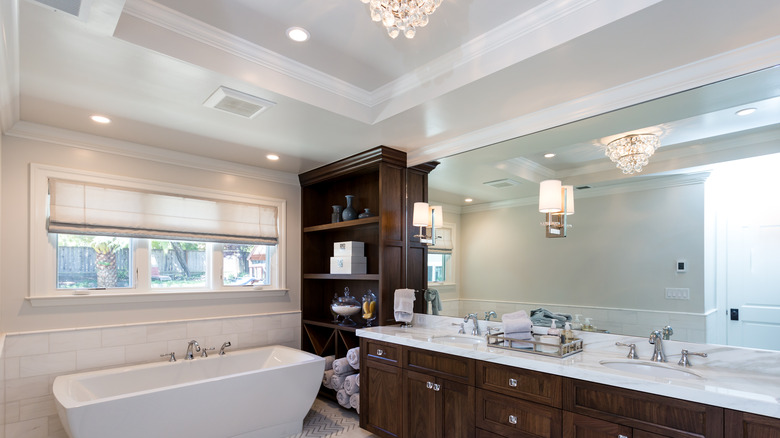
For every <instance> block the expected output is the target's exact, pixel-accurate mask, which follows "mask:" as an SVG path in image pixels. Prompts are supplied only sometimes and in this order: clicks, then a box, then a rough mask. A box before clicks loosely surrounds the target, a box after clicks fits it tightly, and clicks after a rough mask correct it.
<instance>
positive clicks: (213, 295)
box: [25, 289, 288, 307]
mask: <svg viewBox="0 0 780 438" xmlns="http://www.w3.org/2000/svg"><path fill="white" fill-rule="evenodd" d="M287 292H288V289H250V290H236V291H232V290H228V291H224V290H223V291H203V292H136V293H105V292H103V291H91V293H88V294H85V295H45V296H35V297H27V298H25V299H26V300H27V301H29V302H30V305H32V306H33V307H55V306H82V305H90V304H126V303H154V302H164V301H192V300H224V299H242V298H270V297H281V296H284V295H287Z"/></svg>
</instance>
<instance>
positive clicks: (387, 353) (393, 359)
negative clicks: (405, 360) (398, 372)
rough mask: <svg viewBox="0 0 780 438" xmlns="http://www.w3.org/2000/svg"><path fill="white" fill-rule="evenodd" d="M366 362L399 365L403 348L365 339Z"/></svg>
mask: <svg viewBox="0 0 780 438" xmlns="http://www.w3.org/2000/svg"><path fill="white" fill-rule="evenodd" d="M363 348H364V349H365V353H364V354H365V355H366V360H369V361H377V362H379V363H386V364H391V365H398V360H399V359H400V358H401V346H400V345H395V344H390V343H387V342H381V341H375V340H372V339H365V344H364V347H363Z"/></svg>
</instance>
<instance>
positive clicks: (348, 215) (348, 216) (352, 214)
mask: <svg viewBox="0 0 780 438" xmlns="http://www.w3.org/2000/svg"><path fill="white" fill-rule="evenodd" d="M346 198H347V206H346V207H344V211H342V212H341V218H342V219H344V220H345V221H351V220H352V219H357V211H355V209H354V208H352V199H353V198H354V196H353V195H347V196H346Z"/></svg>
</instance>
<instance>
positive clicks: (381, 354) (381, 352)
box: [376, 349, 385, 356]
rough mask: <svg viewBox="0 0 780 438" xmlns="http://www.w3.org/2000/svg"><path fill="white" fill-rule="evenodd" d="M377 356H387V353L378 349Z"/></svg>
mask: <svg viewBox="0 0 780 438" xmlns="http://www.w3.org/2000/svg"><path fill="white" fill-rule="evenodd" d="M376 355H377V356H384V355H385V351H384V350H381V349H377V350H376Z"/></svg>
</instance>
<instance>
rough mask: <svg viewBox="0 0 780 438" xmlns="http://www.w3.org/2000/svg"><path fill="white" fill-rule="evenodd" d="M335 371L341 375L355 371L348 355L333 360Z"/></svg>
mask: <svg viewBox="0 0 780 438" xmlns="http://www.w3.org/2000/svg"><path fill="white" fill-rule="evenodd" d="M333 372H335V373H336V374H339V375H347V374H352V373H354V372H355V369H354V368H352V365H350V364H349V361H348V360H347V358H346V357H342V358H341V359H336V360H334V361H333Z"/></svg>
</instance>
